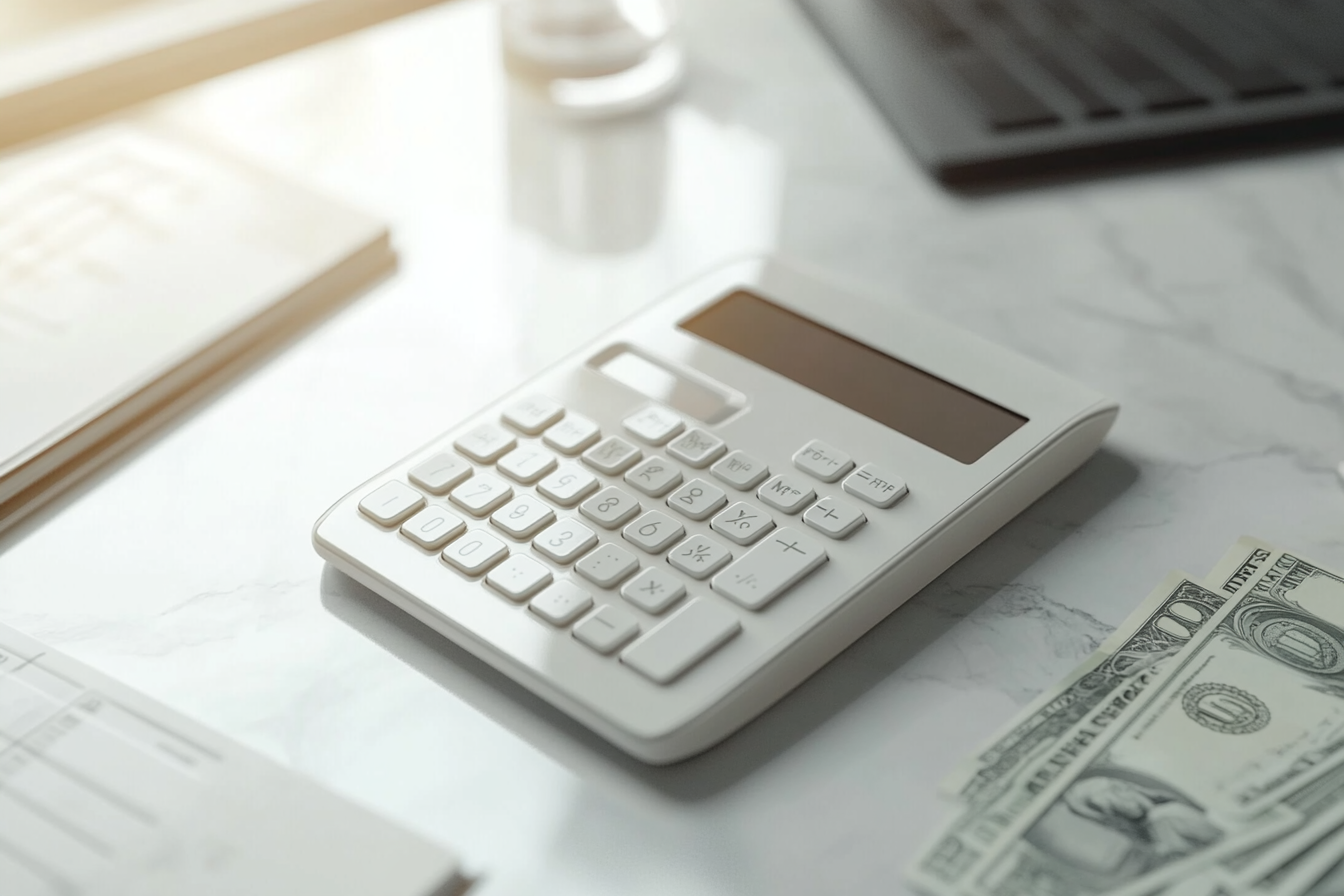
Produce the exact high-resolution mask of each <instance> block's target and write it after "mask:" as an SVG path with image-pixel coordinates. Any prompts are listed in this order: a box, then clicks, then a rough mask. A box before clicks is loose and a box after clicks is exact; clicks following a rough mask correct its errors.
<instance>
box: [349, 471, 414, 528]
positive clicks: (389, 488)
mask: <svg viewBox="0 0 1344 896" xmlns="http://www.w3.org/2000/svg"><path fill="white" fill-rule="evenodd" d="M424 506H425V496H424V495H422V494H420V493H419V492H418V491H416V490H415V489H413V488H411V487H410V486H409V485H407V484H406V483H404V482H385V483H383V484H382V485H380V486H378V487H377V488H376V489H374V490H373V491H372V492H370V493H369V494H367V495H365V496H364V500H362V501H360V502H359V509H360V511H361V512H363V514H364V515H365V516H367V517H368V518H369V519H371V520H373V521H374V522H375V523H378V524H379V525H382V526H387V527H389V528H390V527H392V526H395V525H396V524H397V523H400V522H401V521H402V520H404V519H406V518H407V517H409V516H410V515H411V514H413V513H415V512H416V511H417V510H419V509H420V508H421V507H424Z"/></svg>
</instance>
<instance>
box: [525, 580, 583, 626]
mask: <svg viewBox="0 0 1344 896" xmlns="http://www.w3.org/2000/svg"><path fill="white" fill-rule="evenodd" d="M592 605H593V596H592V595H591V594H589V593H588V592H587V591H584V590H583V589H582V588H580V587H579V586H578V585H575V584H574V583H573V582H566V581H559V582H556V583H555V584H554V585H552V586H551V587H549V588H547V589H546V590H545V591H543V592H541V593H540V594H538V595H537V596H536V597H534V598H532V603H530V604H528V609H529V610H531V611H532V612H533V613H536V614H537V615H538V616H540V617H541V618H542V619H545V620H546V621H547V622H549V623H550V624H551V625H559V626H565V625H569V624H570V623H571V622H573V621H574V620H575V619H578V618H579V617H580V616H582V615H583V613H584V611H585V610H587V609H588V608H589V607H591V606H592Z"/></svg>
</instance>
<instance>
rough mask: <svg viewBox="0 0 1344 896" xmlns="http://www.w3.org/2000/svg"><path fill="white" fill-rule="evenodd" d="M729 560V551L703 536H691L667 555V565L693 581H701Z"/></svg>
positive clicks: (731, 556) (730, 554)
mask: <svg viewBox="0 0 1344 896" xmlns="http://www.w3.org/2000/svg"><path fill="white" fill-rule="evenodd" d="M731 559H733V554H732V552H731V551H729V550H728V549H727V548H726V547H724V546H723V545H721V544H719V543H718V542H717V541H715V540H714V539H712V538H708V537H706V536H704V535H692V536H691V537H690V538H688V539H686V540H685V541H683V542H682V543H681V544H679V545H677V547H676V549H675V550H673V551H672V553H670V554H668V555H667V562H668V563H671V564H672V565H673V566H675V567H676V568H677V569H679V570H681V571H682V572H684V573H686V575H688V576H690V577H691V578H693V579H703V578H705V577H706V576H709V575H711V574H713V572H714V570H716V569H718V568H719V567H720V566H722V565H723V564H725V563H727V562H728V561H729V560H731Z"/></svg>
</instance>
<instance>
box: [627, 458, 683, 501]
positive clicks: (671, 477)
mask: <svg viewBox="0 0 1344 896" xmlns="http://www.w3.org/2000/svg"><path fill="white" fill-rule="evenodd" d="M625 481H626V482H628V483H630V484H631V485H633V486H634V487H635V488H637V489H639V490H640V491H642V492H643V493H644V494H646V495H650V496H652V497H654V498H661V497H662V496H663V495H665V494H667V493H668V491H670V490H671V489H672V488H674V487H676V486H678V485H680V484H681V471H680V470H678V469H677V468H676V467H674V466H672V464H671V463H669V462H668V461H666V460H664V459H663V458H661V457H659V456H658V455H656V454H655V455H654V456H653V457H650V458H646V459H645V460H643V461H641V462H640V463H639V464H638V465H637V466H634V467H631V468H630V469H629V470H628V471H627V472H626V474H625Z"/></svg>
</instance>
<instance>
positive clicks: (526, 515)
mask: <svg viewBox="0 0 1344 896" xmlns="http://www.w3.org/2000/svg"><path fill="white" fill-rule="evenodd" d="M554 520H555V513H554V512H553V511H552V510H551V508H550V507H548V506H547V505H546V503H545V502H543V501H542V500H541V499H540V498H535V497H533V496H532V495H519V496H518V497H517V498H515V499H514V500H513V501H512V502H510V503H508V504H505V505H504V506H503V507H501V508H499V509H498V510H496V511H495V512H494V513H492V514H491V515H490V522H492V523H494V525H495V527H496V528H499V529H502V530H504V531H505V532H507V533H508V534H509V535H512V536H513V537H514V538H517V539H523V538H529V537H531V536H532V535H533V534H535V533H536V532H537V531H538V530H539V529H541V527H542V526H547V525H550V524H551V523H552V522H553V521H554Z"/></svg>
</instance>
